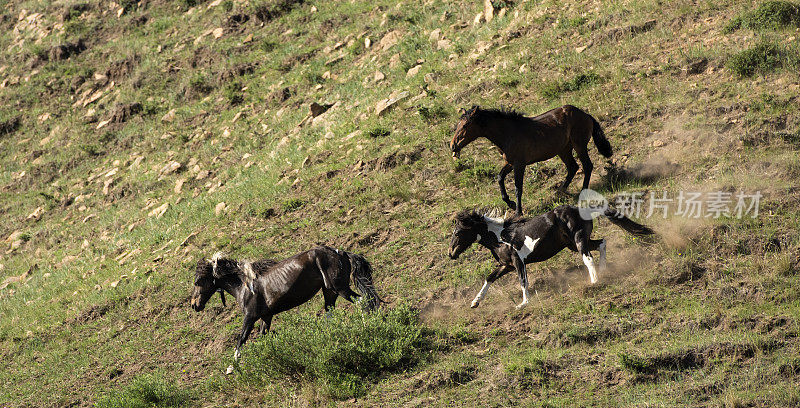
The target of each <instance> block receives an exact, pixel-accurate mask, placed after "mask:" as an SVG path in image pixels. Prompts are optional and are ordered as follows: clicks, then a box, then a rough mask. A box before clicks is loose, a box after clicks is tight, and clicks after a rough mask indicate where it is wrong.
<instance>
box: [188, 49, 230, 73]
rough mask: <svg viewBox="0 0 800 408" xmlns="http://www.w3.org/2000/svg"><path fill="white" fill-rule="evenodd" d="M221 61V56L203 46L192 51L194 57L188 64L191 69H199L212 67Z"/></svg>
mask: <svg viewBox="0 0 800 408" xmlns="http://www.w3.org/2000/svg"><path fill="white" fill-rule="evenodd" d="M222 59H223V56H222V54H220V53H219V52H217V51H214V50H212V49H211V48H209V47H205V46H203V47H199V48H197V49H196V50H194V55H193V56H192V58H190V59H189V61H188V63H189V66H191V67H192V68H201V67H207V66H210V65H213V64H215V63H216V62H217V61H220V60H222Z"/></svg>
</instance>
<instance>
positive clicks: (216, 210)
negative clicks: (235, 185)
mask: <svg viewBox="0 0 800 408" xmlns="http://www.w3.org/2000/svg"><path fill="white" fill-rule="evenodd" d="M224 211H225V202H224V201H223V202H220V203H218V204H217V205H216V206H215V207H214V215H216V216H217V217H219V216H220V215H222V213H223V212H224Z"/></svg>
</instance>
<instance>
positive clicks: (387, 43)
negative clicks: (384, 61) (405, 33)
mask: <svg viewBox="0 0 800 408" xmlns="http://www.w3.org/2000/svg"><path fill="white" fill-rule="evenodd" d="M400 38H401V35H400V32H399V31H397V30H395V31H390V32H388V33H386V35H384V36H383V38H381V40H380V42H379V43H378V46H379V47H380V48H381V51H386V50H388V49H389V48H392V47H393V46H394V45H395V44H397V43H398V42H399V41H400Z"/></svg>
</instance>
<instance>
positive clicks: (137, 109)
mask: <svg viewBox="0 0 800 408" xmlns="http://www.w3.org/2000/svg"><path fill="white" fill-rule="evenodd" d="M143 109H144V108H143V107H142V104H141V103H139V102H134V103H129V104H124V105H123V104H120V105H117V106H116V107H115V108H114V110H113V111H112V112H111V118H109V119H108V121H107V122H111V123H125V122H127V121H128V119H130V118H131V117H132V116H134V115H138V114H140V113H141V112H142V111H143ZM99 128H100V126H98V129H99Z"/></svg>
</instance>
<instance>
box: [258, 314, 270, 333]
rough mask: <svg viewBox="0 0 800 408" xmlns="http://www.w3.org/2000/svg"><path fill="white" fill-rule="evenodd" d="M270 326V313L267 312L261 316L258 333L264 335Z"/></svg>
mask: <svg viewBox="0 0 800 408" xmlns="http://www.w3.org/2000/svg"><path fill="white" fill-rule="evenodd" d="M270 326H272V315H271V314H268V315H266V316H262V317H261V330H260V333H259V334H260V335H262V336H263V335H265V334H267V332H268V331H269V328H270Z"/></svg>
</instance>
